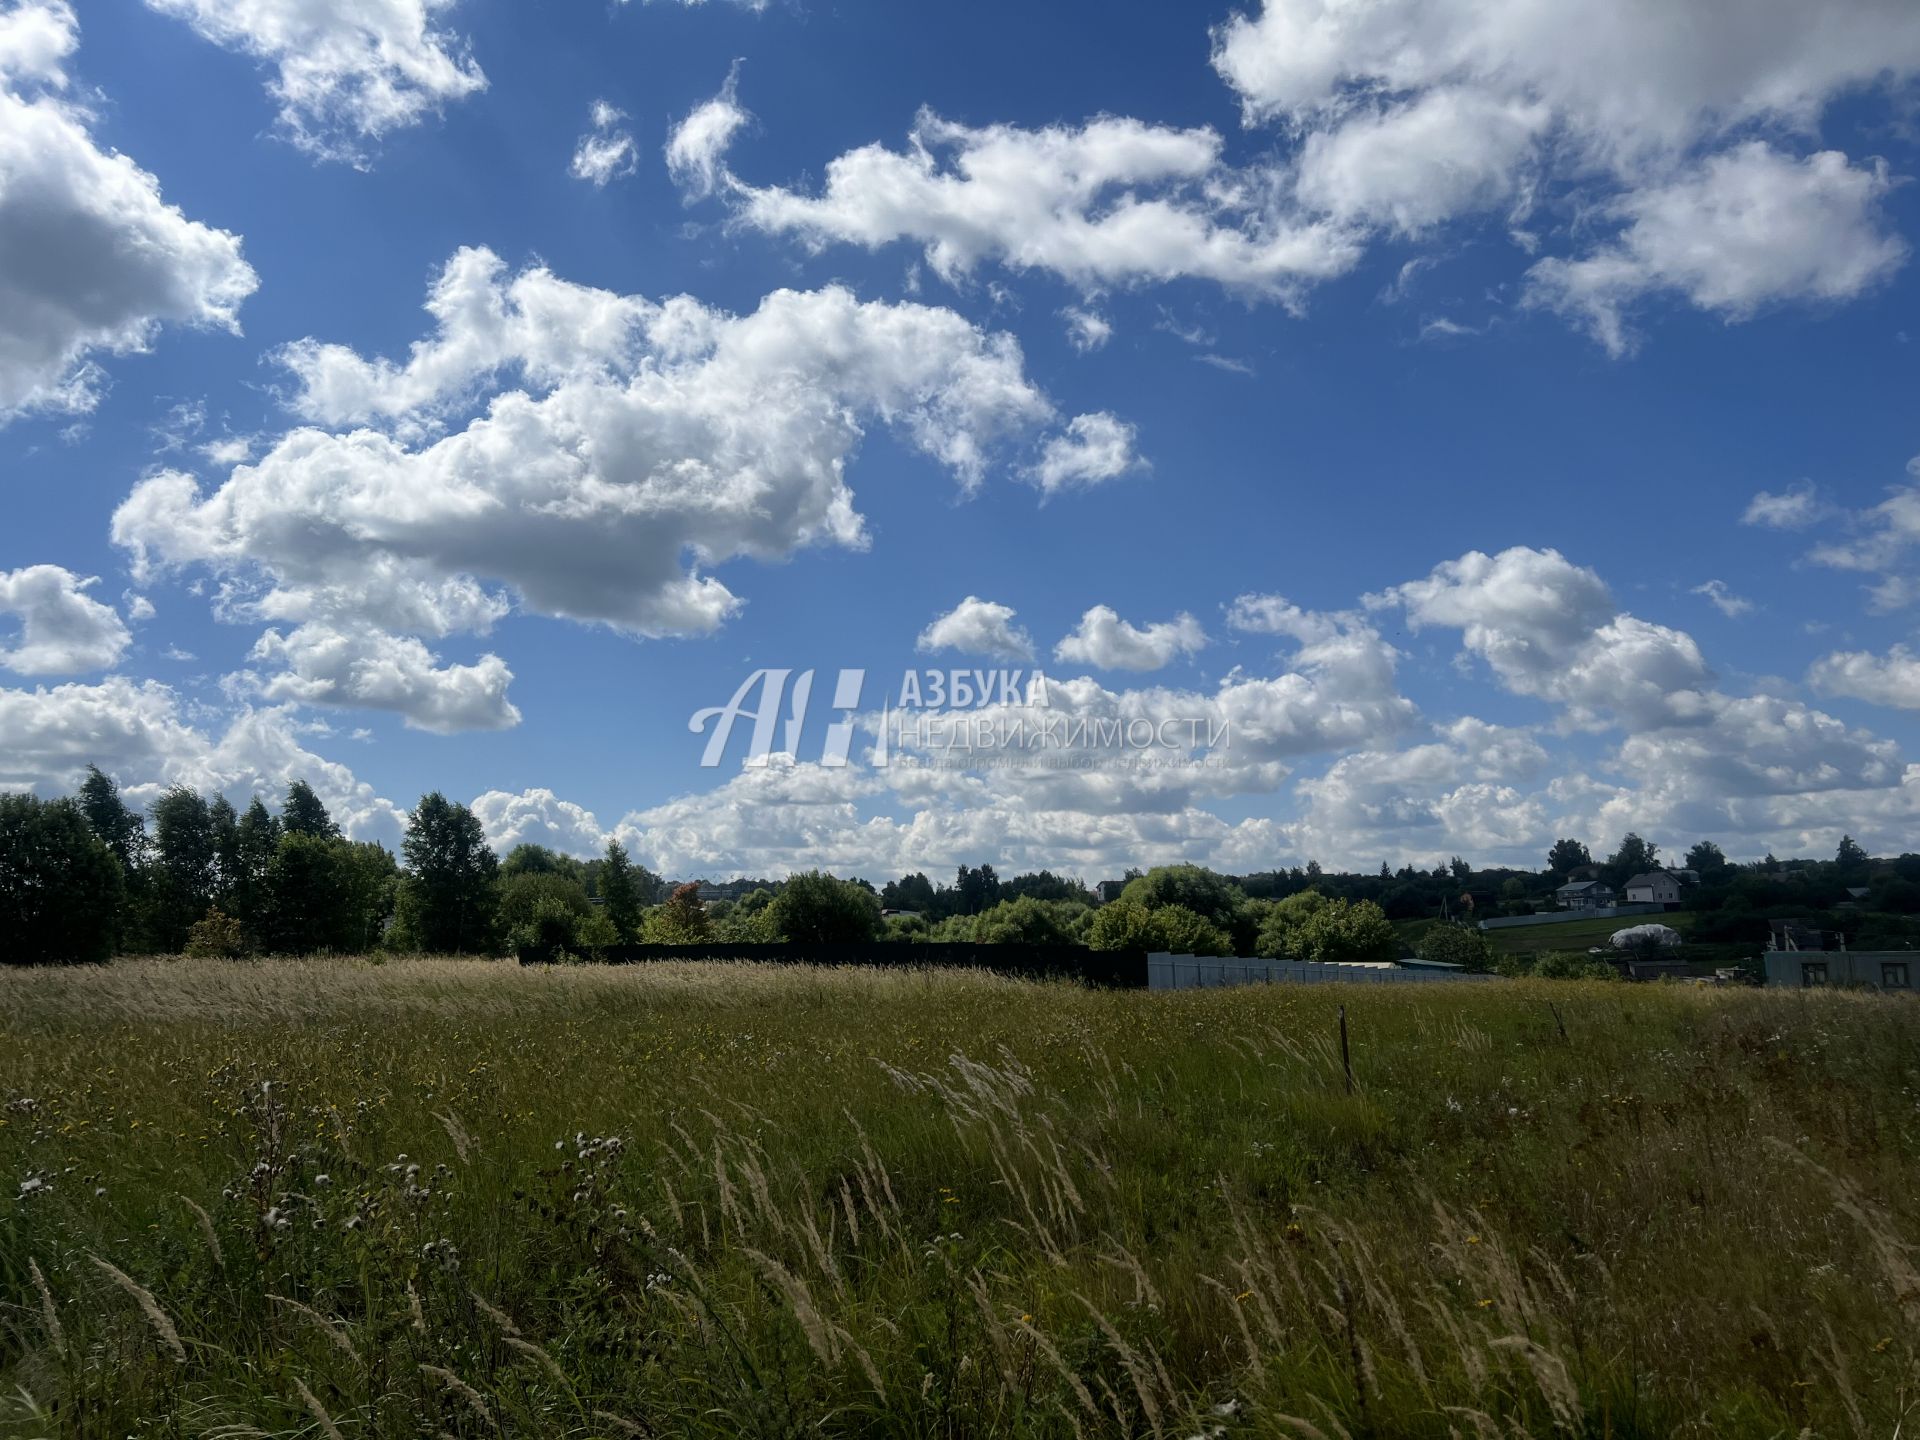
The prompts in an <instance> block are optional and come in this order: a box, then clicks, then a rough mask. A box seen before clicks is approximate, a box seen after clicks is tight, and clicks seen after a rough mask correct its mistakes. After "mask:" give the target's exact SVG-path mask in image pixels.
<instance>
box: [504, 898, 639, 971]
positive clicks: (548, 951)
mask: <svg viewBox="0 0 1920 1440" xmlns="http://www.w3.org/2000/svg"><path fill="white" fill-rule="evenodd" d="M619 941H620V932H619V931H618V930H616V929H615V928H614V925H613V922H612V921H611V920H609V919H608V918H607V917H606V916H605V915H602V914H601V913H600V912H599V911H597V910H591V909H590V910H588V911H587V913H585V914H582V913H581V912H580V911H578V910H576V909H575V908H574V907H573V906H572V905H571V904H569V903H568V902H567V900H566V899H565V898H563V897H561V896H558V895H552V894H548V895H541V896H539V897H538V898H536V899H535V900H534V902H533V905H532V909H531V910H530V912H529V913H528V915H527V917H526V918H525V919H524V920H522V921H521V922H520V923H519V924H517V925H515V926H514V927H513V929H511V930H510V931H508V933H507V947H508V948H509V949H510V950H512V951H513V953H514V954H515V956H517V957H518V958H519V960H520V961H521V963H522V964H528V965H554V964H563V963H565V962H567V961H571V960H581V959H587V958H591V957H592V956H594V955H596V954H597V953H598V952H600V951H601V950H604V949H605V948H606V947H607V946H609V945H616V944H618V943H619Z"/></svg>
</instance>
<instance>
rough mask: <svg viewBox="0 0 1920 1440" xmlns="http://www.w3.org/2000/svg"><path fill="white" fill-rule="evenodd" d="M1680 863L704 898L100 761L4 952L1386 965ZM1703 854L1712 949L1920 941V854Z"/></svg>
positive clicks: (1469, 951) (465, 819)
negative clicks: (655, 951)
mask: <svg viewBox="0 0 1920 1440" xmlns="http://www.w3.org/2000/svg"><path fill="white" fill-rule="evenodd" d="M1659 853H1660V852H1659V847H1658V846H1656V845H1654V844H1652V843H1650V842H1648V841H1646V840H1645V839H1643V838H1642V837H1640V836H1639V835H1637V834H1629V835H1627V836H1626V837H1625V839H1624V840H1623V841H1622V842H1621V844H1620V846H1619V847H1618V848H1617V849H1616V850H1615V851H1613V852H1612V853H1611V854H1610V855H1609V856H1608V857H1607V858H1606V859H1605V860H1604V861H1600V862H1595V861H1594V860H1593V858H1592V855H1591V853H1590V852H1589V850H1588V848H1587V846H1586V845H1585V844H1584V843H1582V842H1580V841H1578V840H1572V839H1562V840H1559V841H1557V842H1556V843H1555V844H1554V846H1553V847H1552V849H1551V851H1550V852H1549V854H1548V855H1547V857H1546V859H1547V866H1546V869H1545V870H1543V871H1522V870H1511V869H1499V868H1493V869H1478V870H1476V869H1475V868H1474V867H1472V866H1471V865H1469V864H1468V863H1467V861H1466V860H1464V859H1462V858H1461V857H1458V856H1455V857H1452V858H1451V859H1450V860H1449V861H1448V863H1447V864H1445V865H1442V866H1436V867H1435V868H1433V869H1432V870H1418V869H1415V868H1414V867H1412V866H1402V867H1400V868H1399V869H1398V870H1395V869H1393V868H1391V867H1390V866H1388V865H1386V864H1382V865H1381V866H1380V869H1379V871H1378V873H1377V874H1369V873H1358V872H1347V873H1336V872H1326V871H1323V870H1322V869H1321V867H1320V866H1319V865H1317V864H1314V863H1311V862H1310V863H1308V864H1307V865H1305V866H1298V867H1293V868H1291V869H1276V870H1272V871H1267V872H1262V873H1257V874H1252V875H1246V876H1240V877H1234V876H1227V875H1221V874H1218V873H1216V872H1214V871H1212V870H1208V869H1205V868H1203V867H1201V866H1196V865H1169V866H1160V867H1157V868H1154V869H1151V870H1148V871H1146V872H1144V873H1142V872H1139V871H1129V872H1127V874H1126V875H1125V877H1123V881H1124V883H1123V884H1122V885H1121V887H1120V890H1119V893H1118V895H1117V896H1115V897H1113V898H1111V899H1109V901H1108V903H1105V904H1101V903H1099V901H1098V897H1097V896H1096V894H1095V893H1094V892H1093V891H1092V890H1090V889H1089V888H1088V887H1087V886H1086V885H1085V884H1083V883H1082V882H1081V881H1079V880H1076V879H1072V878H1065V877H1061V876H1057V875H1054V874H1053V873H1051V872H1050V871H1046V870H1040V871H1036V872H1032V873H1029V874H1024V875H1016V876H1012V877H1010V878H1007V879H1002V878H1001V877H1000V876H999V875H997V874H996V873H995V871H994V868H993V866H992V865H979V866H966V865H962V866H959V867H958V868H957V871H956V873H955V876H954V880H953V883H952V884H944V883H936V882H935V881H933V880H932V879H930V878H929V877H928V876H927V875H925V874H924V873H919V872H915V873H912V874H909V875H905V876H901V877H899V878H898V879H895V880H891V881H888V882H887V883H886V884H885V885H884V886H883V887H881V888H879V889H877V890H876V889H875V887H874V886H872V885H871V884H869V883H867V882H866V881H864V880H843V879H840V878H838V877H835V876H833V875H829V874H825V873H823V872H820V871H809V872H805V873H801V874H796V875H794V876H791V877H789V878H788V879H786V880H784V881H764V882H757V883H756V882H740V883H738V884H735V885H731V886H728V887H725V890H726V891H727V894H726V896H725V898H719V899H705V900H703V898H702V891H703V887H702V886H700V885H699V884H682V885H677V886H669V885H668V884H666V883H665V882H664V881H663V880H662V879H661V877H660V876H658V875H655V874H654V873H653V872H651V871H650V870H648V869H647V868H646V867H645V866H643V865H640V864H637V863H635V862H634V860H633V859H632V858H631V856H630V855H629V854H628V852H627V850H626V849H625V847H624V846H622V845H621V844H620V843H619V842H618V841H617V840H616V841H610V842H609V843H608V845H607V847H606V850H605V851H604V853H603V854H601V855H599V856H596V857H594V858H593V859H590V860H581V859H578V858H575V857H573V856H569V855H563V854H560V853H557V852H555V851H553V850H551V849H548V848H546V847H544V846H540V845H531V844H523V845H520V846H517V847H515V848H514V849H513V850H511V851H510V852H509V853H508V854H507V855H506V856H505V858H504V859H502V858H501V857H499V856H497V855H496V854H495V853H494V851H493V849H492V847H491V846H490V845H489V843H488V841H487V838H486V834H485V831H484V828H483V827H482V825H481V823H480V821H479V819H478V817H477V816H475V815H474V814H473V812H472V811H471V810H470V809H468V808H467V807H466V806H464V805H461V804H458V803H456V802H453V801H450V800H448V799H447V798H446V797H445V796H443V795H441V794H439V793H437V792H436V793H434V794H429V795H426V796H423V797H422V798H421V800H420V802H419V804H418V805H416V806H415V807H414V809H413V810H412V812H411V813H410V814H409V816H408V818H407V828H406V834H405V838H404V839H403V841H402V843H401V847H400V853H399V854H398V855H397V856H396V855H395V854H394V853H393V852H391V851H389V850H387V849H386V848H385V847H384V846H381V845H378V844H373V843H370V842H364V841H353V840H349V839H347V838H346V837H345V836H343V835H342V833H341V831H340V827H339V826H338V824H337V823H335V821H334V820H333V818H332V816H331V815H329V814H328V812H327V808H326V806H325V805H324V804H323V803H322V802H321V800H320V798H319V796H318V795H316V794H315V793H314V791H313V789H312V787H311V786H309V785H308V784H307V783H306V782H305V781H303V780H295V781H293V782H292V783H291V784H289V785H288V786H287V789H286V792H285V794H284V796H283V797H282V799H281V801H280V804H279V807H278V809H277V811H275V810H270V809H269V808H268V807H267V805H266V804H265V803H264V802H263V801H262V800H260V799H259V798H257V797H256V798H254V799H253V800H252V801H250V803H249V804H248V805H247V807H246V809H245V810H244V811H240V810H236V808H235V807H234V806H233V805H232V804H231V803H230V802H229V801H227V800H226V799H225V798H224V797H221V796H218V795H215V796H212V797H207V796H203V795H201V794H199V793H198V792H196V791H194V790H192V789H190V788H187V787H185V786H175V787H173V788H171V789H169V790H167V791H166V792H164V793H163V794H162V795H161V796H160V797H159V798H158V799H157V800H155V801H154V802H153V804H152V805H151V806H150V807H149V808H148V809H147V811H146V812H145V813H144V814H143V813H141V812H140V811H138V810H136V809H134V808H133V807H132V806H130V805H128V804H127V803H126V801H125V799H124V798H123V797H122V795H121V794H120V791H119V789H118V787H117V786H116V785H115V783H114V781H113V780H112V778H111V777H109V776H107V775H106V774H104V773H103V772H101V771H100V770H99V769H97V768H93V767H89V769H88V772H87V776H86V779H85V781H84V782H83V783H82V785H81V786H80V789H79V791H78V793H77V794H75V795H73V796H70V797H66V798H62V799H53V800H46V799H40V798H37V797H34V796H31V795H9V796H4V797H0V946H4V949H3V950H0V954H3V955H4V958H5V959H7V960H9V961H13V962H18V963H44V962H54V961H67V960H80V961H95V960H103V959H106V958H109V957H110V956H112V955H115V954H178V953H183V952H184V953H191V954H197V955H214V956H244V955H290V954H311V953H317V952H322V951H332V952H338V953H362V952H368V951H374V950H394V951H422V952H432V953H445V954H502V953H509V954H519V955H522V956H524V957H526V958H529V959H535V960H556V959H561V958H565V957H569V956H582V955H591V954H592V953H594V952H595V951H598V950H603V949H605V948H607V947H609V946H614V945H620V944H630V943H653V944H688V945H691V944H701V943H709V942H714V943H766V942H777V941H782V940H790V941H803V942H808V943H822V942H842V943H848V942H851V943H858V942H863V941H871V940H894V941H905V942H916V941H922V942H941V941H944V942H961V943H971V944H996V943H1031V944H1078V945H1087V946H1091V947H1093V948H1096V949H1136V948H1137V949H1147V950H1170V951H1174V952H1177V953H1186V954H1194V955H1222V956H1225V955H1243V956H1264V957H1270V958H1293V959H1312V960H1331V961H1367V960H1390V959H1393V958H1395V957H1397V956H1399V955H1401V954H1403V953H1404V951H1405V949H1406V942H1405V937H1404V936H1403V933H1402V931H1401V930H1399V929H1396V925H1395V922H1399V921H1408V920H1421V921H1434V920H1438V921H1440V922H1441V923H1439V924H1428V925H1427V926H1425V927H1424V928H1421V927H1414V929H1415V930H1417V931H1418V932H1419V933H1418V934H1417V936H1415V937H1414V948H1415V950H1416V953H1417V954H1419V955H1420V956H1421V957H1422V958H1425V959H1430V960H1442V961H1446V962H1448V963H1452V964H1459V965H1464V966H1466V967H1468V968H1470V969H1484V968H1488V967H1489V966H1490V965H1491V964H1492V963H1493V960H1494V956H1493V953H1492V950H1491V948H1490V947H1489V946H1488V944H1487V942H1486V939H1485V937H1484V936H1483V935H1481V934H1480V932H1479V931H1478V930H1477V929H1476V928H1475V927H1474V924H1473V922H1474V921H1475V920H1476V919H1481V918H1486V917H1488V916H1490V915H1500V914H1520V913H1527V912H1529V911H1532V910H1535V909H1539V908H1546V907H1548V906H1550V905H1551V904H1552V903H1553V900H1552V897H1553V891H1554V889H1555V888H1556V887H1557V886H1559V885H1560V884H1562V883H1564V882H1565V881H1566V880H1567V879H1568V878H1569V877H1576V876H1577V877H1585V878H1597V879H1603V880H1607V881H1609V882H1610V883H1613V884H1614V885H1615V887H1616V888H1618V887H1619V886H1621V885H1624V883H1625V881H1626V880H1627V879H1629V878H1631V877H1632V876H1633V875H1635V874H1638V873H1641V872H1642V871H1647V870H1653V869H1657V868H1659ZM1684 868H1685V869H1687V870H1689V871H1692V872H1694V875H1695V877H1696V879H1697V883H1696V884H1693V885H1691V886H1690V887H1689V889H1688V891H1687V894H1686V902H1685V903H1686V905H1687V908H1689V909H1691V910H1695V911H1697V912H1699V915H1698V918H1697V920H1696V923H1695V926H1694V933H1695V935H1696V936H1698V937H1700V938H1702V939H1708V940H1719V941H1726V942H1737V943H1741V944H1751V943H1755V942H1757V941H1762V940H1764V939H1765V937H1766V929H1767V923H1768V921H1769V919H1771V918H1774V917H1775V916H1777V915H1780V914H1783V913H1787V914H1806V915H1810V916H1812V917H1813V918H1814V919H1815V921H1816V922H1821V921H1824V922H1827V923H1828V928H1841V929H1845V928H1846V927H1847V926H1848V925H1852V926H1853V928H1854V930H1855V931H1856V932H1858V931H1860V929H1861V920H1860V918H1859V915H1860V913H1861V912H1867V911H1872V912H1877V913H1876V914H1875V915H1874V916H1873V917H1872V918H1871V919H1870V920H1869V921H1868V922H1867V923H1868V925H1869V927H1871V926H1878V927H1879V929H1880V930H1891V931H1898V932H1900V934H1902V935H1905V934H1907V933H1908V929H1907V927H1909V926H1910V927H1911V929H1912V930H1913V931H1915V932H1920V921H1913V922H1908V921H1906V920H1904V919H1902V918H1901V917H1907V916H1914V915H1920V856H1911V855H1906V856H1901V857H1900V858H1899V859H1898V860H1891V861H1876V860H1872V859H1870V858H1869V857H1868V856H1867V855H1866V853H1865V851H1864V850H1863V849H1862V848H1861V847H1860V846H1859V845H1857V844H1855V842H1854V841H1853V840H1852V839H1851V838H1847V839H1843V841H1842V842H1841V845H1840V847H1839V851H1838V853H1837V854H1836V856H1835V858H1834V860H1833V861H1831V862H1813V861H1778V860H1775V859H1774V858H1773V857H1772V856H1768V857H1767V858H1766V859H1765V860H1763V861H1759V862H1755V863H1754V864H1751V865H1734V864H1731V863H1730V862H1728V861H1727V859H1726V857H1725V856H1724V854H1722V852H1721V851H1720V849H1719V847H1718V846H1717V845H1715V844H1714V843H1713V842H1712V841H1701V842H1699V843H1698V844H1696V845H1694V846H1693V847H1692V848H1691V849H1690V850H1689V851H1688V852H1687V853H1686V855H1685V857H1684ZM1861 895H1864V896H1865V897H1867V903H1865V904H1862V903H1861V901H1860V898H1859V897H1860V896H1861ZM1849 912H1853V913H1849ZM1874 934H1875V935H1877V934H1878V931H1875V932H1874ZM1869 938H1872V937H1869Z"/></svg>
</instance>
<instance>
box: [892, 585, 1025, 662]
mask: <svg viewBox="0 0 1920 1440" xmlns="http://www.w3.org/2000/svg"><path fill="white" fill-rule="evenodd" d="M1014 613H1015V612H1014V610H1013V608H1012V607H1011V606H1007V605H1001V604H999V603H997V602H996V601H992V600H982V599H981V598H980V597H979V596H977V595H969V596H967V598H966V599H964V600H962V601H961V602H960V603H959V604H958V605H956V606H954V607H953V609H951V610H949V611H947V613H946V614H944V615H941V616H938V617H937V618H935V620H934V621H933V623H932V624H930V625H928V626H927V628H926V629H924V630H922V631H921V632H920V638H919V640H918V641H917V642H915V643H916V646H917V648H918V649H920V650H922V651H925V652H927V653H929V654H932V653H935V652H938V651H941V650H957V651H959V652H960V653H961V654H963V655H985V656H989V657H991V658H993V659H995V660H1031V659H1032V658H1033V637H1032V636H1031V635H1029V634H1028V633H1027V632H1026V631H1025V630H1024V629H1022V628H1021V627H1020V626H1018V625H1016V624H1014V618H1013V617H1014Z"/></svg>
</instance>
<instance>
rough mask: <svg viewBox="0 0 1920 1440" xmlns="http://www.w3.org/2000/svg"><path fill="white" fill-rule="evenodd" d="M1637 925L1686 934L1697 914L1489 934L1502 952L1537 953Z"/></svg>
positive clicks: (1585, 945)
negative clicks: (1664, 928) (1665, 927)
mask: <svg viewBox="0 0 1920 1440" xmlns="http://www.w3.org/2000/svg"><path fill="white" fill-rule="evenodd" d="M1633 925H1665V926H1668V927H1670V928H1671V929H1674V930H1678V931H1679V932H1680V933H1681V934H1682V935H1685V934H1687V932H1688V931H1690V930H1691V929H1692V928H1693V916H1691V915H1689V914H1687V913H1685V912H1684V911H1678V910H1676V911H1671V912H1669V913H1668V914H1665V915H1620V916H1616V917H1615V918H1613V919H1611V920H1563V921H1561V922H1559V923H1558V924H1554V925H1515V926H1513V927H1511V928H1509V929H1500V930H1489V931H1487V932H1486V936H1487V938H1488V939H1489V940H1491V941H1493V948H1494V949H1495V950H1496V951H1498V952H1499V953H1500V954H1502V955H1536V954H1539V953H1540V952H1542V951H1545V950H1586V949H1590V948H1591V947H1593V946H1595V945H1604V944H1606V943H1607V941H1608V940H1609V939H1611V938H1612V936H1613V932H1614V931H1616V930H1625V929H1627V928H1628V927H1629V926H1633ZM1754 948H1756V949H1757V948H1758V947H1757V946H1756V947H1754Z"/></svg>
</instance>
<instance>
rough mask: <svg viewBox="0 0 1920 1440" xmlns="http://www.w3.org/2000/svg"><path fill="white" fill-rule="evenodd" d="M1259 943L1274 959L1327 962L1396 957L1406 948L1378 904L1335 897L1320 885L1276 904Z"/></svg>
mask: <svg viewBox="0 0 1920 1440" xmlns="http://www.w3.org/2000/svg"><path fill="white" fill-rule="evenodd" d="M1258 943H1259V951H1258V953H1260V954H1261V955H1264V956H1266V957H1268V958H1269V959H1286V960H1317V961H1320V962H1322V963H1325V964H1342V963H1346V964H1351V963H1354V962H1358V961H1378V960H1391V959H1393V958H1394V957H1395V956H1396V955H1398V954H1399V953H1400V937H1399V936H1398V935H1397V934H1396V933H1395V932H1394V928H1393V922H1392V921H1390V920H1389V919H1387V916H1386V912H1385V911H1384V910H1382V909H1381V908H1380V907H1379V906H1378V905H1376V904H1374V903H1373V902H1372V901H1371V900H1346V899H1339V898H1329V897H1328V896H1325V895H1322V894H1321V893H1320V892H1319V891H1317V890H1303V891H1301V892H1300V893H1299V894H1298V895H1289V896H1288V897H1287V898H1286V899H1285V900H1282V901H1280V903H1279V904H1277V905H1275V906H1274V907H1273V909H1272V910H1271V911H1270V912H1268V915H1267V918H1266V920H1265V922H1264V923H1262V925H1261V927H1260V936H1259V942H1258Z"/></svg>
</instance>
